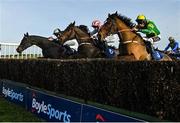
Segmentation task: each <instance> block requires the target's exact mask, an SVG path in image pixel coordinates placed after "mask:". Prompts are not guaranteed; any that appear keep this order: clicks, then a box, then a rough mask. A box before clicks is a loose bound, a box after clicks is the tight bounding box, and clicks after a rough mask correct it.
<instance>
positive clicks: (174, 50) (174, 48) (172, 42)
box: [164, 37, 180, 56]
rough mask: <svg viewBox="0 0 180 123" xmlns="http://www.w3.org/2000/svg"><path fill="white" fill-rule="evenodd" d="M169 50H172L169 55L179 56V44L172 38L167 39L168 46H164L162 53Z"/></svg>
mask: <svg viewBox="0 0 180 123" xmlns="http://www.w3.org/2000/svg"><path fill="white" fill-rule="evenodd" d="M169 48H171V49H172V50H171V53H170V54H172V55H174V56H176V55H180V51H179V43H178V42H177V41H176V40H175V39H174V38H173V37H169V44H168V45H167V46H166V48H165V49H164V51H167V50H168V49H169Z"/></svg>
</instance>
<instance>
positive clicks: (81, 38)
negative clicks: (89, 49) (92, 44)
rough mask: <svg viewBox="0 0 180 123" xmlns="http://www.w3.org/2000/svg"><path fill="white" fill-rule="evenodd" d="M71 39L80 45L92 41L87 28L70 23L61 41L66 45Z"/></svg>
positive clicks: (63, 32)
mask: <svg viewBox="0 0 180 123" xmlns="http://www.w3.org/2000/svg"><path fill="white" fill-rule="evenodd" d="M71 39H76V40H77V41H78V43H79V44H80V43H82V42H86V41H89V40H91V38H90V34H89V29H88V28H87V26H85V25H80V26H75V22H73V23H70V24H69V26H67V28H66V29H65V30H64V31H62V34H61V36H60V38H59V40H60V41H61V42H63V43H64V42H65V41H67V40H71Z"/></svg>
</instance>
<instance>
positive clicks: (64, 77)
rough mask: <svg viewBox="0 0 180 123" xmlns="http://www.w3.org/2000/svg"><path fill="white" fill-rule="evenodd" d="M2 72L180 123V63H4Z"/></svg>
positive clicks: (1, 76) (32, 83) (1, 75)
mask: <svg viewBox="0 0 180 123" xmlns="http://www.w3.org/2000/svg"><path fill="white" fill-rule="evenodd" d="M0 68H1V69H0V79H8V80H13V81H17V82H21V83H24V84H28V85H30V86H33V87H38V88H41V89H45V90H48V91H53V92H54V93H57V94H63V95H66V96H71V97H76V98H79V99H83V100H84V102H88V101H92V102H97V103H100V104H104V105H109V106H113V107H116V108H122V109H126V110H129V111H133V112H139V113H143V114H147V115H151V116H155V117H158V118H159V119H164V120H170V121H180V112H179V111H180V62H179V61H173V62H171V61H167V62H161V61H136V62H122V61H117V60H110V59H76V60H74V59H69V60H68V59H67V60H65V59H64V60H63V59H61V60H51V59H48V60H46V59H28V60H27V59H0ZM6 90H7V88H6ZM32 95H33V94H32ZM39 101H40V102H41V104H43V105H44V103H45V102H42V101H41V100H39ZM39 101H38V102H39ZM34 102H37V100H36V101H35V100H34Z"/></svg>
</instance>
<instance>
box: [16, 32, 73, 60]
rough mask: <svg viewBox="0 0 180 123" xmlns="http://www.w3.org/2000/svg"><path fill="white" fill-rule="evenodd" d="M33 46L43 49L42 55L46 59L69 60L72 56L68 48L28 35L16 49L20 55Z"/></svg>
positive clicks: (25, 35)
mask: <svg viewBox="0 0 180 123" xmlns="http://www.w3.org/2000/svg"><path fill="white" fill-rule="evenodd" d="M32 45H36V46H38V47H40V48H41V49H42V54H43V56H44V58H53V59H59V58H67V57H69V55H70V54H68V53H69V52H68V50H70V49H68V48H66V47H64V46H63V45H61V44H58V43H55V42H52V41H49V40H48V38H45V37H41V36H36V35H29V34H28V33H26V34H24V37H23V39H22V40H21V43H20V45H19V46H18V48H17V49H16V51H17V52H18V53H21V52H23V51H24V50H25V49H27V48H28V47H31V46H32Z"/></svg>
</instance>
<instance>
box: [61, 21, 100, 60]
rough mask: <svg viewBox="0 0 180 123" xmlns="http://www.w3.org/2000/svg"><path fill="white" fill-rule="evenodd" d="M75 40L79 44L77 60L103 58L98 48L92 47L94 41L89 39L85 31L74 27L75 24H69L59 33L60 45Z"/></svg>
mask: <svg viewBox="0 0 180 123" xmlns="http://www.w3.org/2000/svg"><path fill="white" fill-rule="evenodd" d="M71 39H76V40H77V42H78V43H79V47H78V54H77V56H76V57H78V58H98V57H103V53H102V52H101V50H100V49H99V48H97V47H96V46H95V45H94V42H93V41H94V40H93V39H92V38H91V37H90V34H89V33H88V31H87V30H85V29H82V28H80V27H78V26H75V22H73V23H71V24H69V26H68V27H67V28H66V29H65V30H64V31H62V32H61V36H60V38H59V40H60V41H61V43H64V42H66V41H67V40H71Z"/></svg>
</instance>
